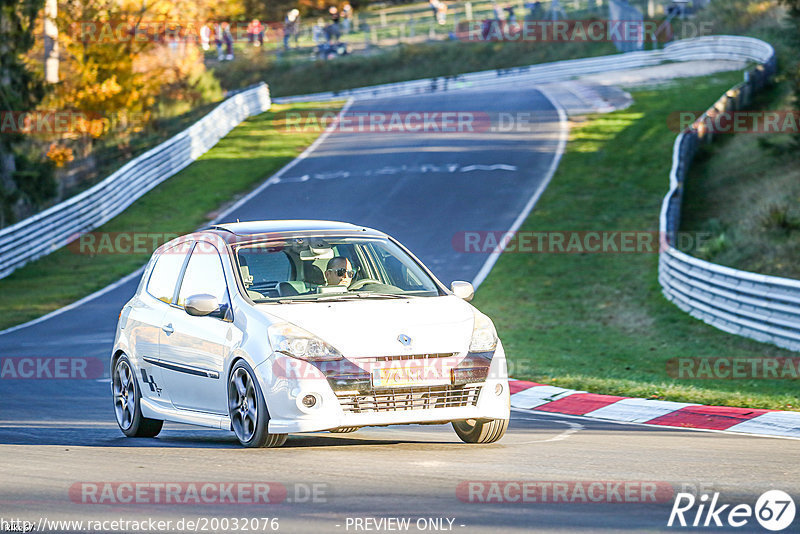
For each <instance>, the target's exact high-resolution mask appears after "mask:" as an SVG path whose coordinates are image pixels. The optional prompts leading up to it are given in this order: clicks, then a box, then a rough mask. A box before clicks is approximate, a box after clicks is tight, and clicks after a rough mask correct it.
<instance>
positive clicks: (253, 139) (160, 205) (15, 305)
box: [0, 103, 341, 329]
mask: <svg viewBox="0 0 800 534" xmlns="http://www.w3.org/2000/svg"><path fill="white" fill-rule="evenodd" d="M340 106H341V103H323V104H319V103H308V104H294V105H291V106H288V105H284V106H279V105H273V106H272V109H271V110H270V111H268V112H266V113H262V114H260V115H258V116H256V117H252V118H250V119H248V120H247V121H245V122H243V123H242V124H240V125H239V126H238V127H236V128H235V129H234V130H233V131H232V132H231V133H229V134H228V135H227V136H226V137H225V138H224V139H222V140H221V141H220V142H219V143H218V144H217V145H216V146H215V147H214V148H212V149H211V150H210V151H208V152H207V153H206V154H205V155H203V156H202V157H201V158H200V159H198V160H197V161H196V162H195V163H193V164H192V165H190V166H189V167H187V168H186V169H184V170H182V171H181V172H180V173H178V174H176V175H175V176H173V177H172V178H170V179H169V180H167V181H166V182H164V183H162V184H161V185H159V186H158V187H156V188H155V189H153V190H152V191H150V192H149V193H147V194H146V195H144V196H143V197H142V198H140V199H139V200H137V201H136V202H134V203H133V204H132V205H131V206H130V207H129V208H128V209H126V210H125V211H124V212H123V213H121V214H120V215H118V216H117V217H115V218H114V219H112V220H111V221H109V222H108V223H107V224H105V225H103V226H102V227H100V228H98V229H97V232H110V233H113V232H126V233H134V232H136V233H144V234H160V235H164V234H185V233H188V232H191V231H193V230H195V229H196V228H198V227H200V226H202V225H203V224H204V223H206V222H208V221H209V220H211V219H212V218H213V214H214V212H215V211H216V210H218V209H219V208H220V206H222V205H224V204H225V203H227V202H230V201H231V199H232V198H233V199H235V198H238V197H239V196H241V195H243V194H244V193H246V192H247V191H249V190H251V189H252V188H254V187H255V186H257V185H258V184H260V183H261V182H263V181H264V180H265V179H266V178H267V177H268V176H269V175H270V174H272V173H274V172H275V171H277V170H278V169H280V168H281V167H282V166H283V165H285V164H286V163H288V162H289V161H291V160H292V159H294V158H295V157H296V156H297V155H298V154H299V153H300V152H302V151H303V150H304V149H305V148H306V147H307V146H308V145H310V144H311V143H312V142H313V141H314V139H315V138H316V137H317V134H316V133H302V132H294V131H283V129H282V127H281V121H282V120H283V119H284V118H285V116H284V113H285V112H289V111H298V110H302V109H307V108H311V109H315V110H320V109H333V110H336V109H338V108H339V107H340ZM72 248H73V247H66V248H62V249H59V250H57V251H55V252H53V253H52V254H50V255H48V256H45V257H43V258H40V259H39V260H36V261H34V262H32V263H29V264H28V265H26V266H25V268H24V269H18V270H17V271H15V272H14V273H12V274H11V275H10V276H8V277H6V278H3V279H2V280H0V329H3V328H7V327H9V326H13V325H16V324H20V323H23V322H25V321H28V320H30V319H34V318H36V317H39V316H41V315H44V314H46V313H48V312H51V311H53V310H56V309H58V308H60V307H62V306H65V305H67V304H69V303H71V302H74V301H76V300H78V299H79V298H81V297H84V296H86V295H88V294H90V293H92V292H94V291H97V290H98V289H102V288H103V287H105V286H107V285H108V284H110V283H112V282H114V281H116V280H118V279H119V278H121V277H122V276H125V275H126V274H128V273H131V272H133V271H135V270H136V269H138V268H139V267H141V266H142V265H143V264H144V262H146V261H147V259H148V258H149V257H150V252H144V253H139V254H96V255H88V254H81V253H78V252H73V250H72ZM152 249H153V248H152V247H151V248H150V251H152Z"/></svg>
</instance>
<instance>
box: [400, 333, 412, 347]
mask: <svg viewBox="0 0 800 534" xmlns="http://www.w3.org/2000/svg"><path fill="white" fill-rule="evenodd" d="M397 341H399V342H400V343H402V344H403V345H404V346H406V347H410V346H411V338H410V337H408V336H407V335H405V334H400V335H399V336H397Z"/></svg>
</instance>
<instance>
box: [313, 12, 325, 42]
mask: <svg viewBox="0 0 800 534" xmlns="http://www.w3.org/2000/svg"><path fill="white" fill-rule="evenodd" d="M324 34H325V21H324V20H322V17H320V18H318V19H317V23H316V24H314V26H313V27H312V28H311V39H312V40H313V41H314V44H315V45H316V44H319V43H321V42H322V40H323V35H324Z"/></svg>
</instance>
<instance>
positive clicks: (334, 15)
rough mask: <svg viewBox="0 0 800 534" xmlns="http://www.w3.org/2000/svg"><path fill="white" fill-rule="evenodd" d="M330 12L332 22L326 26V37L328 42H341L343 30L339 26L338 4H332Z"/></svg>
mask: <svg viewBox="0 0 800 534" xmlns="http://www.w3.org/2000/svg"><path fill="white" fill-rule="evenodd" d="M328 12H329V13H330V14H331V23H330V24H329V25H328V26H327V27H326V28H325V38H326V39H327V40H328V42H329V43H330V42H332V41H333V42H336V43H338V42H339V38H340V37H341V36H342V30H341V29H340V27H339V20H340V18H341V17H340V15H339V10H338V9H336V6H331V7H330V9H329V10H328Z"/></svg>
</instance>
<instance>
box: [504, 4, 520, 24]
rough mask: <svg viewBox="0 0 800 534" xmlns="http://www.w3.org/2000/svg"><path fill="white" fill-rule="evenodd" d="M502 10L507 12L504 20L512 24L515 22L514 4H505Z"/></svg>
mask: <svg viewBox="0 0 800 534" xmlns="http://www.w3.org/2000/svg"><path fill="white" fill-rule="evenodd" d="M503 11H505V12H506V13H507V15H506V20H507V21H508V23H509V24H514V23H515V22H517V16H516V15H515V14H514V6H512V5H509V6H506V7H505V8H504V9H503Z"/></svg>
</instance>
